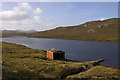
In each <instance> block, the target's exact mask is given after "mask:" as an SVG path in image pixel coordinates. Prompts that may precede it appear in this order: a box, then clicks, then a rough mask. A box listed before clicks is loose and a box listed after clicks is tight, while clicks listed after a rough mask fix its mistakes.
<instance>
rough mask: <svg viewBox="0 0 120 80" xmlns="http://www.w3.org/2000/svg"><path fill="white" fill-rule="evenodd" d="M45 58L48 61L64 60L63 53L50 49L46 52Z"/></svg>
mask: <svg viewBox="0 0 120 80" xmlns="http://www.w3.org/2000/svg"><path fill="white" fill-rule="evenodd" d="M47 57H48V58H50V59H55V60H56V59H65V52H64V51H60V50H57V49H54V48H52V49H49V50H47Z"/></svg>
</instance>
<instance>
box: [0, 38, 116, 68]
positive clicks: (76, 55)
mask: <svg viewBox="0 0 120 80" xmlns="http://www.w3.org/2000/svg"><path fill="white" fill-rule="evenodd" d="M2 40H3V41H5V42H10V43H17V44H22V45H25V46H28V47H30V48H33V49H44V50H47V49H49V48H55V49H60V50H63V51H65V53H66V58H68V59H71V60H75V61H92V60H98V59H105V61H104V62H103V63H101V64H103V65H106V66H112V67H118V43H117V42H92V41H79V40H60V39H44V38H28V37H15V38H3V39H2Z"/></svg>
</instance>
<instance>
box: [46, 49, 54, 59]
mask: <svg viewBox="0 0 120 80" xmlns="http://www.w3.org/2000/svg"><path fill="white" fill-rule="evenodd" d="M47 57H48V58H50V59H53V52H50V51H48V50H47Z"/></svg>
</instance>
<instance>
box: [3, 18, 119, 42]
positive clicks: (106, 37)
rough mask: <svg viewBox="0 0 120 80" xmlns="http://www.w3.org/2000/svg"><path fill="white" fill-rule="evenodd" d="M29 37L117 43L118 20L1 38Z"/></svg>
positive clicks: (11, 34)
mask: <svg viewBox="0 0 120 80" xmlns="http://www.w3.org/2000/svg"><path fill="white" fill-rule="evenodd" d="M10 36H29V37H36V38H54V39H70V40H90V41H112V42H117V41H118V18H112V19H107V20H104V21H91V22H86V23H84V24H81V25H76V26H68V27H58V28H55V29H51V30H47V31H42V32H34V33H5V32H3V34H2V37H10Z"/></svg>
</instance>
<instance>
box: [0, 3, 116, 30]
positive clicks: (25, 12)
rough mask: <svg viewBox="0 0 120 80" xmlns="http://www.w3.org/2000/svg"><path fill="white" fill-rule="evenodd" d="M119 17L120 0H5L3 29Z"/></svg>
mask: <svg viewBox="0 0 120 80" xmlns="http://www.w3.org/2000/svg"><path fill="white" fill-rule="evenodd" d="M117 17H118V2H2V10H0V19H1V20H0V22H2V24H1V23H0V26H2V29H3V30H6V29H7V30H37V31H44V30H49V29H53V28H56V27H65V26H73V25H79V24H82V23H85V22H88V21H94V20H105V19H109V18H117Z"/></svg>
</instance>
